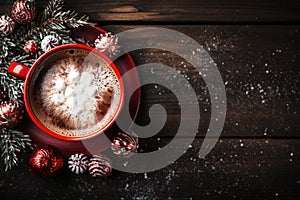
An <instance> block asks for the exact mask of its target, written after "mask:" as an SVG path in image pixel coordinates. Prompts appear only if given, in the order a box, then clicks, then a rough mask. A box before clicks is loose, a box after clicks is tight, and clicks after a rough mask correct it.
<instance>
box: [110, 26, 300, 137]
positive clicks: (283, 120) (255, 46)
mask: <svg viewBox="0 0 300 200" xmlns="http://www.w3.org/2000/svg"><path fill="white" fill-rule="evenodd" d="M141 27H148V26H105V27H104V28H105V29H107V30H109V31H112V32H113V33H118V32H121V31H125V30H128V29H132V28H141ZM159 27H165V28H170V29H173V30H177V31H180V32H182V33H184V34H186V35H188V36H190V37H191V38H193V39H194V40H196V41H197V42H199V44H200V45H202V46H203V47H204V49H206V51H207V52H208V53H209V54H210V56H211V57H212V59H213V60H214V61H215V63H216V64H217V66H218V69H219V71H220V73H221V76H222V78H223V80H224V82H225V87H226V94H227V118H226V123H225V127H224V130H223V133H222V136H236V137H248V136H250V137H289V136H291V137H299V136H300V135H299V132H300V124H299V123H298V121H299V117H300V114H299V112H300V110H299V109H300V101H299V98H300V93H299V92H300V90H299V87H300V84H299V73H300V68H299V66H300V59H299V58H300V56H299V55H300V38H299V31H300V28H299V27H294V26H267V27H262V26H192V27H190V26H159ZM151 37H152V36H151V33H148V34H141V35H139V36H137V37H135V38H132V40H130V43H132V44H135V43H138V41H139V39H144V38H151ZM161 45H169V46H170V47H172V48H174V49H175V48H181V46H180V45H179V44H178V41H172V39H170V38H166V39H165V43H162V44H161ZM187 49H188V50H187V51H186V55H189V54H190V53H191V52H190V50H189V48H187ZM183 54H184V55H185V53H183ZM132 55H133V58H134V60H135V62H136V64H137V65H141V64H145V63H161V64H165V65H167V66H171V67H172V68H173V69H176V70H178V71H179V72H180V73H181V74H182V75H185V76H186V77H187V78H189V83H190V84H191V86H192V87H193V89H194V90H195V92H196V94H197V96H198V100H199V105H200V110H201V122H200V127H199V132H200V133H199V134H198V135H199V136H204V135H205V133H206V129H207V127H208V124H209V121H210V111H211V110H210V103H209V101H208V100H209V95H208V92H207V88H206V87H205V83H204V82H203V79H202V78H201V76H200V75H199V73H198V71H197V70H196V69H195V68H193V67H192V66H191V65H190V64H189V63H187V62H186V61H185V60H184V59H183V58H181V57H179V56H178V55H175V54H173V53H169V52H165V51H163V50H157V49H143V50H137V51H134V52H132ZM153 71H154V73H156V74H158V75H162V76H163V77H170V75H169V74H168V73H167V72H164V71H162V70H160V68H156V69H155V70H153ZM146 75H147V74H146ZM194 103H196V102H194ZM153 104H162V105H163V106H165V108H166V110H167V112H168V114H169V118H168V122H167V124H166V125H165V127H164V129H163V130H162V131H161V133H160V134H161V135H162V136H172V135H174V134H175V133H176V131H177V128H178V124H179V122H180V107H179V106H178V101H177V99H176V97H175V96H174V95H173V94H172V92H171V91H170V90H168V89H166V88H164V87H160V86H157V85H149V86H145V87H144V88H143V97H142V105H141V109H142V110H141V113H140V115H139V117H138V123H140V124H147V123H149V118H148V109H149V107H150V106H151V105H153ZM156 114H157V115H155V113H154V119H153V120H155V118H156V117H158V115H159V113H156ZM185 118H186V119H187V120H188V119H193V116H186V117H185Z"/></svg>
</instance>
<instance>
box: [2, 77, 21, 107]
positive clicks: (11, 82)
mask: <svg viewBox="0 0 300 200" xmlns="http://www.w3.org/2000/svg"><path fill="white" fill-rule="evenodd" d="M0 85H1V86H2V87H3V90H4V92H6V93H7V94H8V97H9V98H10V99H11V100H12V101H15V102H16V103H21V104H22V103H23V88H24V82H23V81H21V80H19V79H17V78H15V77H13V76H11V75H9V74H7V73H0Z"/></svg>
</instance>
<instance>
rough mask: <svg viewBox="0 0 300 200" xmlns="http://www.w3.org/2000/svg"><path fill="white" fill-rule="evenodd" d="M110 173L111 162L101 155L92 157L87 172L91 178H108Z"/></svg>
mask: <svg viewBox="0 0 300 200" xmlns="http://www.w3.org/2000/svg"><path fill="white" fill-rule="evenodd" d="M111 171H112V167H111V161H110V160H109V158H107V157H105V156H103V155H93V157H92V158H91V159H90V162H89V172H90V175H91V176H92V177H95V178H101V177H105V176H108V175H109V174H110V173H111Z"/></svg>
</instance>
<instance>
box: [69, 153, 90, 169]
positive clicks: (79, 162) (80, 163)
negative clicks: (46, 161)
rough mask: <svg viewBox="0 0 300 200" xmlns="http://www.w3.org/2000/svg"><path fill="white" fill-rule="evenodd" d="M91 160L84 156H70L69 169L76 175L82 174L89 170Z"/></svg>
mask: <svg viewBox="0 0 300 200" xmlns="http://www.w3.org/2000/svg"><path fill="white" fill-rule="evenodd" d="M88 163H89V159H88V157H87V156H86V155H84V154H82V153H81V154H78V153H76V154H73V155H71V156H70V158H69V161H68V165H69V169H70V170H71V171H72V172H73V173H75V174H82V173H84V172H85V171H86V170H87V168H88Z"/></svg>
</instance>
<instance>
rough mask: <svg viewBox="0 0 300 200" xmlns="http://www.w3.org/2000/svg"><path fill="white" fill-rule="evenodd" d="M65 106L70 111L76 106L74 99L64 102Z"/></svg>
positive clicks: (70, 98)
mask: <svg viewBox="0 0 300 200" xmlns="http://www.w3.org/2000/svg"><path fill="white" fill-rule="evenodd" d="M66 105H67V106H68V107H69V108H70V109H74V108H75V106H76V99H75V98H74V97H69V98H67V100H66Z"/></svg>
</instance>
